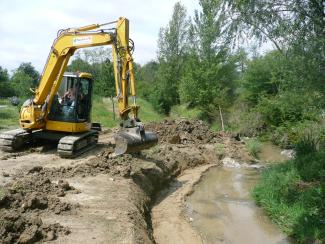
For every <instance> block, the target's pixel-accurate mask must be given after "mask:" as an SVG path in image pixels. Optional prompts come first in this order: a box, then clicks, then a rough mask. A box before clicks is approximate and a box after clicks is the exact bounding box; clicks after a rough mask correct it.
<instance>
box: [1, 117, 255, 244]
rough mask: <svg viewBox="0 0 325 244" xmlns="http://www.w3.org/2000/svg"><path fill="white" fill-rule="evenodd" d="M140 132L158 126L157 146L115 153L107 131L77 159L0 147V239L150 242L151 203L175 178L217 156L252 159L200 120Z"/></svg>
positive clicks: (166, 123) (171, 122)
mask: <svg viewBox="0 0 325 244" xmlns="http://www.w3.org/2000/svg"><path fill="white" fill-rule="evenodd" d="M146 130H151V131H155V132H157V134H158V138H159V143H158V145H157V146H155V147H153V148H151V149H149V150H147V151H143V152H141V153H136V154H132V155H131V154H127V155H122V156H120V157H117V158H110V154H111V153H112V152H113V144H112V135H111V134H110V133H109V132H108V133H107V132H106V133H103V134H101V135H100V143H99V146H98V147H97V148H96V150H94V151H91V152H88V153H86V154H84V155H81V156H80V157H78V158H77V159H69V160H65V159H60V158H59V157H58V156H57V155H56V152H55V150H54V149H53V148H49V149H46V148H45V149H44V148H43V149H42V150H30V149H28V150H26V151H24V152H20V153H15V154H6V153H0V169H1V174H0V175H1V176H0V243H35V242H44V241H52V240H55V241H54V242H57V243H62V242H63V243H64V242H65V243H68V242H69V243H73V242H80V241H84V242H96V243H154V242H155V241H154V237H153V232H152V223H151V219H150V209H151V206H152V204H153V203H154V202H155V198H156V196H157V193H158V192H159V191H160V190H161V189H163V188H165V187H166V186H167V185H168V183H170V182H171V181H172V180H173V179H175V177H177V176H179V175H181V174H182V173H183V172H184V170H186V169H189V168H195V167H197V166H202V165H208V164H216V163H217V162H218V161H219V160H220V159H221V158H223V157H224V156H228V157H232V158H236V157H237V158H238V157H240V158H241V159H242V158H244V161H252V160H251V158H250V157H249V155H248V154H247V153H246V151H245V149H244V146H243V144H241V143H240V142H236V141H235V140H232V139H231V138H230V137H229V136H227V135H224V134H218V133H214V132H212V131H210V130H209V128H208V126H207V125H205V124H204V123H203V122H202V121H199V120H165V121H163V122H161V123H150V124H148V125H146ZM1 182H2V183H1ZM1 195H2V196H1Z"/></svg>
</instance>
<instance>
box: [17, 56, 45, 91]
mask: <svg viewBox="0 0 325 244" xmlns="http://www.w3.org/2000/svg"><path fill="white" fill-rule="evenodd" d="M15 72H16V73H24V74H26V76H28V77H29V78H31V79H32V82H31V83H32V86H33V87H35V86H37V85H38V81H39V78H40V75H39V73H38V72H37V71H36V69H35V67H34V66H33V65H32V63H30V62H29V63H21V64H20V65H19V67H18V68H17V70H16V71H15Z"/></svg>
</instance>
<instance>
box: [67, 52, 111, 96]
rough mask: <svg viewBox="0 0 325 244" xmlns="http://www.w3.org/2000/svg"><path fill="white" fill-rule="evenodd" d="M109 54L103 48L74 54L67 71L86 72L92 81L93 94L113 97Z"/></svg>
mask: <svg viewBox="0 0 325 244" xmlns="http://www.w3.org/2000/svg"><path fill="white" fill-rule="evenodd" d="M110 54H111V52H110V50H109V49H107V48H104V47H99V48H93V49H85V50H82V51H80V52H78V53H77V54H76V59H74V60H73V61H72V62H71V64H70V65H69V66H68V68H67V70H68V71H72V72H77V71H80V72H88V73H90V74H92V76H93V80H94V94H96V95H100V96H114V95H115V80H114V71H113V64H112V63H111V62H110V60H109V58H108V57H109V56H110Z"/></svg>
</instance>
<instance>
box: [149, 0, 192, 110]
mask: <svg viewBox="0 0 325 244" xmlns="http://www.w3.org/2000/svg"><path fill="white" fill-rule="evenodd" d="M188 27H189V20H188V18H187V16H186V9H185V7H184V6H183V5H181V4H180V3H179V2H177V3H176V4H175V5H174V9H173V14H172V18H171V20H170V21H169V24H168V25H167V27H165V28H161V29H160V32H159V40H158V61H159V68H158V71H157V76H156V82H155V85H154V88H153V89H154V90H153V92H152V95H151V98H150V100H151V102H152V103H153V105H154V107H155V108H156V109H157V110H158V111H160V112H163V113H165V114H168V113H169V111H170V108H171V106H173V105H175V104H178V103H179V93H178V85H179V82H180V80H181V76H182V66H183V63H184V57H185V55H186V48H187V31H188Z"/></svg>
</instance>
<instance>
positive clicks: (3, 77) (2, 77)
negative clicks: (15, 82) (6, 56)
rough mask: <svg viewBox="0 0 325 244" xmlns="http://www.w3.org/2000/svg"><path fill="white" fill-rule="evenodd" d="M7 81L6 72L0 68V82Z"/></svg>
mask: <svg viewBox="0 0 325 244" xmlns="http://www.w3.org/2000/svg"><path fill="white" fill-rule="evenodd" d="M6 81H9V75H8V71H7V70H6V69H4V68H2V67H1V66H0V82H6Z"/></svg>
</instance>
